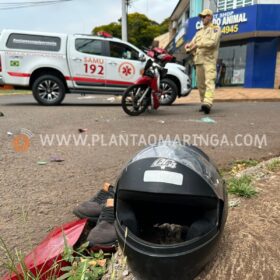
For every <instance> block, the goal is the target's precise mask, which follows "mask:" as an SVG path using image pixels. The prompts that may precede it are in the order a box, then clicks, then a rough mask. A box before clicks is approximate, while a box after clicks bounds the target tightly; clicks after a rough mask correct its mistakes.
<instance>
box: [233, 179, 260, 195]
mask: <svg viewBox="0 0 280 280" xmlns="http://www.w3.org/2000/svg"><path fill="white" fill-rule="evenodd" d="M252 181H253V179H252V177H251V176H247V175H245V176H242V177H240V178H237V177H233V178H230V179H228V180H227V186H228V192H229V193H231V194H235V195H237V196H242V197H246V198H251V197H253V196H255V195H256V194H257V191H256V189H255V188H254V187H253V185H252Z"/></svg>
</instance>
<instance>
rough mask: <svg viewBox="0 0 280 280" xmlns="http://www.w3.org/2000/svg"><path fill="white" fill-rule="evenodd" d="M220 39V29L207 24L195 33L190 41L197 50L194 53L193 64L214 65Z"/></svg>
mask: <svg viewBox="0 0 280 280" xmlns="http://www.w3.org/2000/svg"><path fill="white" fill-rule="evenodd" d="M220 39H221V28H220V27H219V26H217V25H214V24H212V23H211V24H209V25H208V26H206V27H203V28H201V29H200V30H199V31H197V32H196V34H195V36H194V38H193V39H192V41H191V44H192V43H195V44H196V46H197V49H196V50H195V53H194V64H216V63H217V59H218V51H219V46H220Z"/></svg>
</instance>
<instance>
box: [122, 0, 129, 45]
mask: <svg viewBox="0 0 280 280" xmlns="http://www.w3.org/2000/svg"><path fill="white" fill-rule="evenodd" d="M128 4H129V0H122V40H123V41H125V42H127V10H128Z"/></svg>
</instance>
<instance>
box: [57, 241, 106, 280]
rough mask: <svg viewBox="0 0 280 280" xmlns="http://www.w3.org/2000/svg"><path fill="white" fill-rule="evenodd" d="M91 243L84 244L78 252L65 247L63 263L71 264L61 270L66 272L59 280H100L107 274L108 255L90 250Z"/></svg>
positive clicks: (70, 247)
mask: <svg viewBox="0 0 280 280" xmlns="http://www.w3.org/2000/svg"><path fill="white" fill-rule="evenodd" d="M88 245H89V242H86V243H84V244H82V245H81V246H80V247H79V248H78V249H77V250H74V249H73V247H72V246H65V249H64V253H63V257H62V259H63V261H65V262H67V263H69V265H68V266H64V267H62V268H61V271H63V272H65V273H64V274H63V275H62V276H60V277H59V278H57V280H64V279H68V280H81V279H88V280H98V279H101V278H102V276H103V275H104V274H105V272H106V262H107V259H106V258H105V257H106V255H105V254H104V253H103V252H102V251H101V250H100V251H99V252H92V251H90V250H88Z"/></svg>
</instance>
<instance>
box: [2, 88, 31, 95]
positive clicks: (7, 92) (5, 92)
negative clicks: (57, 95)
mask: <svg viewBox="0 0 280 280" xmlns="http://www.w3.org/2000/svg"><path fill="white" fill-rule="evenodd" d="M31 93H32V92H31V90H21V89H11V90H6V89H5V90H4V89H0V96H1V95H17V94H31Z"/></svg>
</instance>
